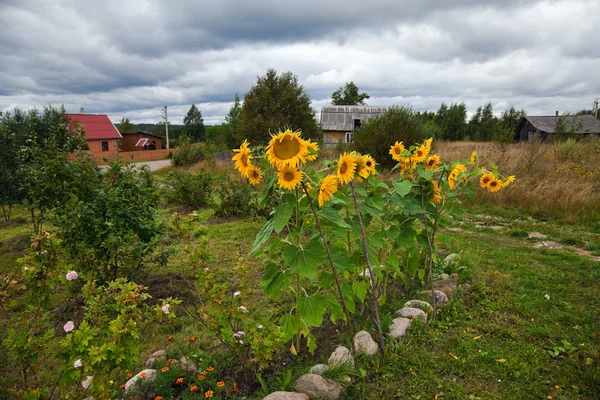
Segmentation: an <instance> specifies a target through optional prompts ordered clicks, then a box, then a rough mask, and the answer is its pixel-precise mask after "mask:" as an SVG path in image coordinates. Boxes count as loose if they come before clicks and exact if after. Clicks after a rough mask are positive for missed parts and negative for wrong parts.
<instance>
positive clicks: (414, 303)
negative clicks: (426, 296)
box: [404, 300, 433, 314]
mask: <svg viewBox="0 0 600 400" xmlns="http://www.w3.org/2000/svg"><path fill="white" fill-rule="evenodd" d="M404 307H411V308H419V309H421V310H423V311H425V312H426V313H428V314H429V313H432V312H433V307H432V306H431V304H429V303H428V302H426V301H423V300H409V301H407V302H406V303H404Z"/></svg>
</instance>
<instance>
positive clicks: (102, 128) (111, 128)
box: [66, 114, 122, 140]
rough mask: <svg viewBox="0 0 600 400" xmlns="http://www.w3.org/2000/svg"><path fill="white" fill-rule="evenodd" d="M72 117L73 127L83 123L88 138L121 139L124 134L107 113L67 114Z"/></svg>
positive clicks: (71, 123)
mask: <svg viewBox="0 0 600 400" xmlns="http://www.w3.org/2000/svg"><path fill="white" fill-rule="evenodd" d="M66 115H67V117H69V118H70V119H71V121H70V124H69V125H71V126H72V128H75V127H76V126H77V125H82V126H83V128H84V130H85V139H86V140H97V139H121V138H122V136H121V134H120V133H119V131H118V130H117V128H116V127H115V125H114V124H113V123H112V122H111V120H110V119H108V117H107V116H106V115H101V114H66Z"/></svg>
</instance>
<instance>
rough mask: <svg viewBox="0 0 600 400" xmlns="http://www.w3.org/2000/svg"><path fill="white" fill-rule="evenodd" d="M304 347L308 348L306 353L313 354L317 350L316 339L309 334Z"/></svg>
mask: <svg viewBox="0 0 600 400" xmlns="http://www.w3.org/2000/svg"><path fill="white" fill-rule="evenodd" d="M306 346H307V347H308V351H309V352H310V354H315V350H316V348H317V338H316V337H314V335H313V334H312V333H310V332H308V335H306Z"/></svg>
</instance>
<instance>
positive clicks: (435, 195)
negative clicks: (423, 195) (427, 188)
mask: <svg viewBox="0 0 600 400" xmlns="http://www.w3.org/2000/svg"><path fill="white" fill-rule="evenodd" d="M431 185H432V187H431V202H432V203H434V204H440V201H442V189H441V188H440V187H439V185H438V184H437V182H436V181H435V180H433V179H432V180H431Z"/></svg>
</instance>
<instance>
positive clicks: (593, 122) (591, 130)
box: [515, 112, 600, 142]
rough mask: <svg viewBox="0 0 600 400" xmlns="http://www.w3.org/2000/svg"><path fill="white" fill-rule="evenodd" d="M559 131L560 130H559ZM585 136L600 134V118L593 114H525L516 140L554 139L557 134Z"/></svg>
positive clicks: (516, 134)
mask: <svg viewBox="0 0 600 400" xmlns="http://www.w3.org/2000/svg"><path fill="white" fill-rule="evenodd" d="M557 131H558V132H557ZM561 133H562V134H570V135H577V136H581V137H585V136H588V135H592V134H595V135H600V120H598V119H597V118H595V117H594V116H593V115H588V114H586V115H569V116H560V115H558V112H557V113H556V115H554V116H529V115H528V116H525V117H523V118H522V119H521V121H520V122H519V125H517V129H516V132H515V140H517V141H522V142H527V141H532V140H534V138H535V139H540V140H546V139H548V138H550V139H552V138H553V136H555V135H557V134H561Z"/></svg>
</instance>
